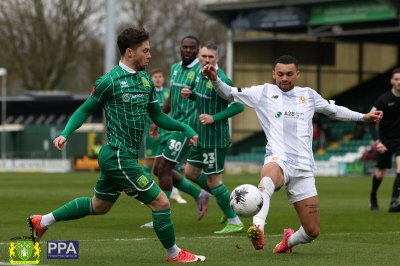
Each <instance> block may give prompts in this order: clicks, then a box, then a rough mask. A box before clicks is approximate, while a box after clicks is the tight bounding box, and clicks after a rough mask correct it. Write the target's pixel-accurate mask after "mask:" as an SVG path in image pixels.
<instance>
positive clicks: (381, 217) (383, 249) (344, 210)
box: [0, 172, 400, 266]
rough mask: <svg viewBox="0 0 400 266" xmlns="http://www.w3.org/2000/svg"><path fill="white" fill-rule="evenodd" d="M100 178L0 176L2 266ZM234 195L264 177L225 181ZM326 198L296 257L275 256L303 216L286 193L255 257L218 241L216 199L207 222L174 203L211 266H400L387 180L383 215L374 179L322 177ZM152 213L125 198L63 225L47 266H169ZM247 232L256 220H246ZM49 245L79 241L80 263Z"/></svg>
mask: <svg viewBox="0 0 400 266" xmlns="http://www.w3.org/2000/svg"><path fill="white" fill-rule="evenodd" d="M97 176H98V173H96V172H92V173H83V172H77V173H68V174H32V173H18V174H11V173H5V174H0V211H1V226H0V265H8V263H9V259H8V245H9V243H10V238H12V237H16V236H24V235H29V231H28V227H27V225H26V218H27V217H28V216H29V215H30V214H44V213H48V212H50V211H52V210H54V209H56V208H58V207H59V206H61V205H62V204H64V203H66V202H68V201H70V200H72V199H74V198H76V197H81V196H92V194H93V192H92V189H93V186H94V184H95V182H96V179H97ZM224 180H225V183H226V185H227V186H228V188H229V189H230V190H232V189H233V188H234V187H236V186H238V185H240V184H244V183H251V184H255V185H256V184H258V176H256V175H243V176H225V177H224ZM316 180H317V189H318V192H319V197H320V209H321V235H320V237H319V238H318V239H317V240H316V241H314V242H313V243H311V244H307V245H299V246H296V247H295V248H294V250H295V252H294V253H292V254H279V255H276V254H273V253H272V249H273V247H274V246H275V244H276V243H278V242H279V241H280V239H281V236H282V232H283V228H285V227H292V228H293V229H295V230H296V229H297V228H298V227H299V222H298V219H297V216H296V213H295V211H294V209H293V207H292V205H291V204H290V203H288V201H287V200H286V193H285V191H284V189H282V190H281V191H279V192H277V193H275V194H274V195H273V197H272V201H271V207H270V214H269V217H268V224H267V226H266V237H265V240H266V245H265V248H264V250H262V251H255V250H253V247H252V245H251V243H250V242H249V240H248V239H247V238H246V235H245V233H244V232H243V233H238V234H231V235H222V236H221V235H216V234H213V232H214V231H216V230H219V229H221V228H222V227H223V225H221V224H219V218H220V216H221V212H220V210H219V209H218V207H217V205H216V203H215V199H213V198H211V200H210V205H209V210H208V212H207V214H206V216H205V217H204V219H203V221H202V222H198V221H197V220H196V213H197V210H196V204H195V202H194V200H193V199H191V198H190V197H189V196H188V195H183V196H184V198H185V199H187V200H188V204H185V205H180V204H177V203H175V202H172V211H173V221H174V224H175V230H176V238H177V244H178V245H179V246H180V247H182V248H185V249H188V250H190V251H193V252H196V253H198V254H202V255H205V256H206V257H207V260H206V264H207V265H230V266H232V265H289V264H290V265H335V266H336V265H385V266H387V265H399V260H400V255H399V250H400V213H388V212H387V206H388V203H389V198H390V194H391V187H392V183H393V178H392V177H386V178H385V180H384V181H383V183H382V185H381V188H380V190H379V203H380V205H381V211H379V212H371V211H369V209H368V198H369V191H370V186H371V178H370V177H367V176H362V177H317V179H316ZM150 219H151V212H150V209H148V208H147V207H146V206H144V205H141V204H140V203H139V202H137V201H135V200H132V199H131V198H129V197H127V196H126V195H121V197H120V199H119V200H118V201H117V203H116V204H115V205H114V207H113V209H112V210H111V211H110V212H109V213H108V214H106V215H104V216H89V217H86V218H84V219H80V220H75V221H68V222H59V223H56V224H54V225H53V226H52V227H51V228H50V229H49V230H48V232H46V234H45V236H44V237H43V240H42V242H41V248H42V253H41V262H40V264H41V265H71V264H74V265H162V264H165V253H164V251H163V248H162V246H161V244H160V243H159V242H158V240H157V238H156V236H155V233H154V232H153V230H151V229H141V228H139V226H140V225H141V224H143V223H146V222H148V221H150ZM242 221H243V222H244V224H245V225H246V228H247V227H248V226H250V225H251V218H245V219H242ZM47 240H79V245H80V246H79V259H77V260H48V259H47V255H46V252H47V251H46V243H47Z"/></svg>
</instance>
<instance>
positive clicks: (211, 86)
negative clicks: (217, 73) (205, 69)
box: [207, 80, 213, 90]
mask: <svg viewBox="0 0 400 266" xmlns="http://www.w3.org/2000/svg"><path fill="white" fill-rule="evenodd" d="M212 88H213V85H212V83H211V80H209V81H207V89H210V90H212Z"/></svg>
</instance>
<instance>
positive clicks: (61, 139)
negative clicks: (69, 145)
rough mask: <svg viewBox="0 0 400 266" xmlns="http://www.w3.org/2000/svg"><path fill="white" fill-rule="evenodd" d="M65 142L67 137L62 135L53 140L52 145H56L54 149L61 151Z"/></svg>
mask: <svg viewBox="0 0 400 266" xmlns="http://www.w3.org/2000/svg"><path fill="white" fill-rule="evenodd" d="M66 142H67V139H66V138H65V137H63V136H59V137H57V138H55V139H54V140H53V144H54V147H56V149H57V150H59V151H61V150H62V149H63V148H64V145H65V143H66Z"/></svg>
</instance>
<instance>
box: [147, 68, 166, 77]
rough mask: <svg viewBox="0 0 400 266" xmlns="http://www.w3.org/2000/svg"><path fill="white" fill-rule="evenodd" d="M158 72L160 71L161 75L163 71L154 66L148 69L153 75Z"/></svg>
mask: <svg viewBox="0 0 400 266" xmlns="http://www.w3.org/2000/svg"><path fill="white" fill-rule="evenodd" d="M158 73H161V74H162V75H164V73H163V71H162V70H161V69H160V68H155V69H153V70H151V71H150V76H153V75H154V74H158Z"/></svg>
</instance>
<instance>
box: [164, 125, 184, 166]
mask: <svg viewBox="0 0 400 266" xmlns="http://www.w3.org/2000/svg"><path fill="white" fill-rule="evenodd" d="M163 144H164V145H163V153H162V155H163V156H164V157H165V159H167V160H168V161H172V162H175V163H179V162H181V161H182V160H183V159H184V158H185V157H186V154H187V153H188V152H189V149H190V147H189V139H188V138H187V137H186V136H185V133H184V132H180V131H179V132H172V133H171V134H170V135H169V137H168V139H166V140H165V141H164V142H163Z"/></svg>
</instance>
